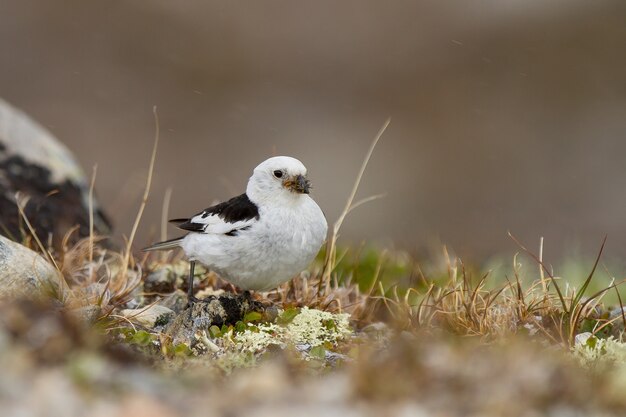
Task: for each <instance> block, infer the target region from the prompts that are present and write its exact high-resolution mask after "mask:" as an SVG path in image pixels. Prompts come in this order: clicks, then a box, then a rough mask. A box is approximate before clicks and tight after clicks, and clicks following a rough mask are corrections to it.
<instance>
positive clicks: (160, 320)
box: [121, 304, 174, 329]
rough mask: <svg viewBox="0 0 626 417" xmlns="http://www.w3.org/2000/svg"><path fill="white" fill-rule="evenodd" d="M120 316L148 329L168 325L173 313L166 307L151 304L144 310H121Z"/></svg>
mask: <svg viewBox="0 0 626 417" xmlns="http://www.w3.org/2000/svg"><path fill="white" fill-rule="evenodd" d="M121 313H122V316H124V317H126V318H127V319H128V320H130V321H132V322H133V323H137V324H139V325H142V326H145V327H148V328H150V329H152V328H154V327H156V326H159V325H161V326H162V325H165V324H167V323H169V321H170V320H171V319H172V318H173V317H174V311H172V310H170V309H169V308H167V307H163V306H160V305H158V304H153V305H151V306H147V307H144V308H136V309H126V310H122V312H121Z"/></svg>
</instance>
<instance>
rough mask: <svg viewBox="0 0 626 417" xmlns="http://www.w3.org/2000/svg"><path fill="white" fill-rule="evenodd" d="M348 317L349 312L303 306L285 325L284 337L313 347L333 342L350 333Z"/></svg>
mask: <svg viewBox="0 0 626 417" xmlns="http://www.w3.org/2000/svg"><path fill="white" fill-rule="evenodd" d="M349 319H350V315H349V314H332V313H329V312H327V311H321V310H315V309H309V308H308V307H303V308H302V310H300V314H298V315H297V316H295V317H294V318H293V320H292V321H291V323H289V324H288V325H287V327H286V329H285V333H286V338H287V340H288V341H289V342H291V343H293V344H308V345H311V346H313V347H315V346H320V345H323V344H324V343H327V342H328V343H332V344H334V343H337V342H338V341H339V340H341V339H344V338H345V337H347V336H349V335H350V334H352V330H351V329H350V322H349Z"/></svg>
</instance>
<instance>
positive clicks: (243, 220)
mask: <svg viewBox="0 0 626 417" xmlns="http://www.w3.org/2000/svg"><path fill="white" fill-rule="evenodd" d="M258 218H259V208H258V207H257V205H256V204H254V203H253V202H252V201H250V199H249V198H248V196H247V195H246V194H245V193H244V194H241V195H239V196H237V197H233V198H231V199H230V200H228V201H225V202H223V203H219V204H216V205H214V206H212V207H209V208H207V209H204V210H203V211H201V212H200V213H198V214H196V215H195V216H193V217H191V218H189V219H173V220H170V222H171V223H178V224H177V225H176V226H177V227H178V228H179V229H183V230H189V231H190V232H209V231H212V232H215V233H229V232H231V231H232V230H233V228H235V229H237V228H239V227H241V228H243V227H249V221H251V220H254V219H256V220H258ZM210 229H211V230H210Z"/></svg>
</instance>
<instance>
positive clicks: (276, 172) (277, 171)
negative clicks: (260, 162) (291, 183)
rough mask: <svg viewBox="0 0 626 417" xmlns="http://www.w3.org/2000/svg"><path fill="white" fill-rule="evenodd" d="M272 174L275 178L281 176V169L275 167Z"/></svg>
mask: <svg viewBox="0 0 626 417" xmlns="http://www.w3.org/2000/svg"><path fill="white" fill-rule="evenodd" d="M274 176H275V177H276V178H282V177H283V171H281V170H280V169H277V170H276V171H274Z"/></svg>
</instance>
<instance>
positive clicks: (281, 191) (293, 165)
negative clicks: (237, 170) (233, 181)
mask: <svg viewBox="0 0 626 417" xmlns="http://www.w3.org/2000/svg"><path fill="white" fill-rule="evenodd" d="M306 173H307V171H306V167H305V166H304V165H303V164H302V162H300V161H298V160H297V159H295V158H291V157H289V156H275V157H273V158H270V159H267V160H265V161H263V162H262V163H261V164H259V165H258V166H257V167H256V168H255V169H254V172H253V173H252V177H250V181H249V182H248V190H247V193H248V196H249V197H250V198H251V199H252V200H253V201H254V200H255V199H256V200H269V199H276V198H280V197H284V198H287V199H294V198H298V197H300V196H301V195H302V194H308V193H309V190H310V188H311V183H310V182H309V180H308V179H307V176H306Z"/></svg>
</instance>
